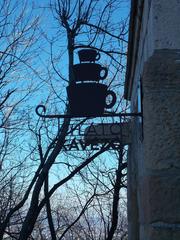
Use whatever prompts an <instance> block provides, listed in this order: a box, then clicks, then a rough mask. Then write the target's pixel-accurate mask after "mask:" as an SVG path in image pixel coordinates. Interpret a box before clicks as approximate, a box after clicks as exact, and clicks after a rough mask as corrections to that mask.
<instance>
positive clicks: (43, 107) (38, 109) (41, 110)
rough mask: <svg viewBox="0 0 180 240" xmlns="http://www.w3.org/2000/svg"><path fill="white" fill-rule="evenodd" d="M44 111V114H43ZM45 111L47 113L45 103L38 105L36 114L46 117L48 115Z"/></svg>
mask: <svg viewBox="0 0 180 240" xmlns="http://www.w3.org/2000/svg"><path fill="white" fill-rule="evenodd" d="M42 112H43V113H44V114H42ZM45 113H46V107H45V106H44V105H42V104H41V105H38V106H37V107H36V114H37V115H38V116H39V117H46V115H45Z"/></svg>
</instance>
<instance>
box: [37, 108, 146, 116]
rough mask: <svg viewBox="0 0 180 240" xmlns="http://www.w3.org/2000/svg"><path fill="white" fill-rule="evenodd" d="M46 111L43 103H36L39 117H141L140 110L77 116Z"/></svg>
mask: <svg viewBox="0 0 180 240" xmlns="http://www.w3.org/2000/svg"><path fill="white" fill-rule="evenodd" d="M40 109H42V111H43V112H44V114H42V113H40V112H39V110H40ZM45 113H46V107H45V106H44V105H38V106H37V107H36V114H37V115H38V116H39V117H42V118H58V119H59V118H85V117H86V118H87V117H89V118H96V117H142V113H141V112H137V113H115V112H106V113H103V114H100V115H88V116H78V115H72V114H52V115H51V114H45Z"/></svg>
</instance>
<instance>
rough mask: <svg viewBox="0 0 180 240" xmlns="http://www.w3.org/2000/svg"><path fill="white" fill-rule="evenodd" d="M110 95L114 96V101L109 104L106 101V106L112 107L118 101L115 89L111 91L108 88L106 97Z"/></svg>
mask: <svg viewBox="0 0 180 240" xmlns="http://www.w3.org/2000/svg"><path fill="white" fill-rule="evenodd" d="M108 95H111V96H112V102H111V103H109V104H107V103H105V108H112V107H113V106H114V104H115V103H116V94H115V93H114V92H113V91H111V90H107V92H106V97H107V96H108Z"/></svg>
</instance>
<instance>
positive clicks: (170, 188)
mask: <svg viewBox="0 0 180 240" xmlns="http://www.w3.org/2000/svg"><path fill="white" fill-rule="evenodd" d="M142 83H143V120H144V121H143V130H144V132H143V133H144V139H143V156H144V157H143V159H144V162H143V165H141V169H139V170H138V171H139V174H138V175H139V176H138V178H139V207H140V208H141V210H140V211H139V212H140V216H139V222H140V229H141V230H140V239H142V240H144V239H146V240H159V239H163V240H166V239H167V240H169V239H171V240H179V239H180V52H179V51H177V50H156V51H155V52H154V54H153V56H152V57H151V58H150V59H149V60H148V62H147V63H146V64H145V67H144V74H143V78H142Z"/></svg>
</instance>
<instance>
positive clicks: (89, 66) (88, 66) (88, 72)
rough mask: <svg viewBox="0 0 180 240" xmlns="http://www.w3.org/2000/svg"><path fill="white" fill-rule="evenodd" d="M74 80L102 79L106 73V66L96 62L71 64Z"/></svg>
mask: <svg viewBox="0 0 180 240" xmlns="http://www.w3.org/2000/svg"><path fill="white" fill-rule="evenodd" d="M73 72H74V77H75V81H76V82H78V81H80V82H84V81H99V80H103V79H105V78H106V77H107V75H108V70H107V68H106V67H102V66H101V65H100V64H97V63H82V64H75V65H74V66H73Z"/></svg>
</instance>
